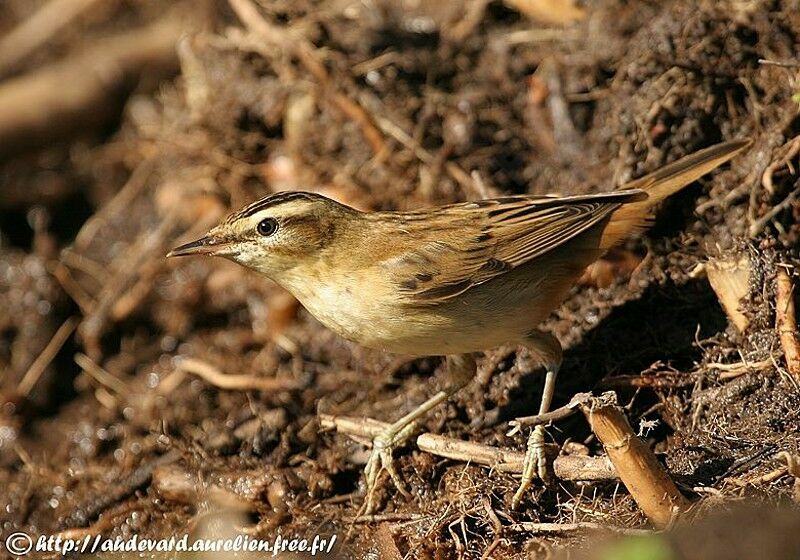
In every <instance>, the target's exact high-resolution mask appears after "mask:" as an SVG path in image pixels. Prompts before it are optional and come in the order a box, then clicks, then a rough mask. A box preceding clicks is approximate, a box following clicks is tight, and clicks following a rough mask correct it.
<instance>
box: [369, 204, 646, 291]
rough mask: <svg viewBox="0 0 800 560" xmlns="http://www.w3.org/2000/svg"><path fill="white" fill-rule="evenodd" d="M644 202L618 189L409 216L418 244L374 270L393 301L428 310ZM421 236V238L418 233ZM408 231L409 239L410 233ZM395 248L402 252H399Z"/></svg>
mask: <svg viewBox="0 0 800 560" xmlns="http://www.w3.org/2000/svg"><path fill="white" fill-rule="evenodd" d="M642 197H646V195H644V194H643V193H642V191H640V190H625V191H616V192H611V193H602V194H595V195H585V196H571V197H548V196H545V197H525V196H520V197H504V198H497V199H488V200H481V201H477V202H468V203H463V204H456V205H452V206H446V207H443V208H441V209H439V210H436V211H433V212H432V213H427V214H426V218H425V219H424V220H423V219H421V216H422V214H421V213H409V214H408V215H407V216H408V218H409V219H408V221H407V222H405V224H404V225H405V226H406V227H408V228H413V229H417V228H419V231H418V232H416V233H417V235H412V236H411V237H413V238H415V239H417V240H418V242H417V243H415V244H414V245H413V246H406V247H405V248H403V249H400V250H399V251H398V252H397V253H396V254H394V255H392V256H391V257H390V258H388V259H386V260H384V261H383V262H382V263H381V266H382V267H383V268H384V270H385V271H386V274H387V275H388V277H389V279H390V281H392V282H393V283H394V284H395V285H396V288H397V293H398V294H399V298H400V300H401V302H403V303H408V304H411V305H434V304H437V303H442V302H445V301H448V300H450V299H452V298H454V297H456V296H458V295H459V294H462V293H464V292H466V291H467V290H469V289H470V288H472V287H474V286H477V285H480V284H482V283H484V282H486V281H488V280H490V279H492V278H495V277H497V276H499V275H502V274H505V273H507V272H508V271H510V270H513V269H514V268H516V267H518V266H520V265H522V264H524V263H527V262H529V261H531V260H533V259H535V258H537V257H540V256H542V255H544V254H546V253H548V252H550V251H552V250H553V249H555V248H556V247H559V246H560V245H562V244H564V243H566V242H567V241H569V240H570V239H573V238H574V237H575V236H577V235H579V234H580V233H582V232H584V231H586V230H587V229H589V228H591V227H592V226H594V225H595V224H597V223H599V222H601V221H602V220H603V219H605V218H606V217H608V216H609V215H610V214H611V213H612V212H613V211H614V210H616V209H617V208H619V207H620V205H621V204H623V203H624V202H629V201H633V200H640V199H641V198H642ZM423 229H424V231H422V230H423ZM413 233H414V232H412V234H413ZM399 246H402V245H399Z"/></svg>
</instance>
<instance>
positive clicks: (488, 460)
mask: <svg viewBox="0 0 800 560" xmlns="http://www.w3.org/2000/svg"><path fill="white" fill-rule="evenodd" d="M319 425H320V428H322V429H326V430H331V429H335V430H337V431H338V432H340V433H343V434H347V435H349V436H351V437H355V438H359V440H362V439H364V440H370V439H371V438H374V437H375V436H377V435H378V434H380V433H381V432H382V431H383V430H385V429H386V428H388V427H389V424H387V423H384V422H380V421H378V420H374V419H372V418H364V417H362V418H357V417H352V416H333V415H330V414H320V415H319ZM417 447H419V449H420V450H421V451H425V452H426V453H430V454H432V455H437V456H439V457H445V458H448V459H454V460H457V461H465V462H471V463H475V464H478V465H484V466H488V467H491V468H494V469H496V470H498V471H501V472H507V473H512V474H522V463H523V461H524V459H525V454H524V453H522V452H519V451H511V450H509V449H501V448H498V447H492V446H491V445H484V444H481V443H472V442H469V441H461V440H458V439H453V438H449V437H445V436H440V435H437V434H431V433H424V434H421V435H420V436H418V437H417ZM553 469H554V470H555V473H556V476H558V477H559V478H561V479H563V480H584V481H586V480H616V479H618V478H619V477H618V476H617V473H616V471H615V470H614V466H613V465H612V464H611V461H609V460H608V458H607V457H586V456H582V455H562V456H559V457H556V458H555V460H554V462H553Z"/></svg>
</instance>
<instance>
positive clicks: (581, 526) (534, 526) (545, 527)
mask: <svg viewBox="0 0 800 560" xmlns="http://www.w3.org/2000/svg"><path fill="white" fill-rule="evenodd" d="M509 529H510V530H511V531H514V532H517V533H533V534H539V535H541V534H560V533H575V532H578V531H605V532H608V533H618V534H623V535H652V534H653V531H651V530H649V529H631V528H628V527H615V526H613V525H602V524H600V523H591V522H589V521H581V522H578V523H534V522H522V523H514V524H513V525H511V526H509Z"/></svg>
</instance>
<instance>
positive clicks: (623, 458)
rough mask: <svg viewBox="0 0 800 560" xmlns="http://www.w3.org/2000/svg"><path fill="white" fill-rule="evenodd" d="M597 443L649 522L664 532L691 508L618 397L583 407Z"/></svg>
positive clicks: (609, 396) (608, 395)
mask: <svg viewBox="0 0 800 560" xmlns="http://www.w3.org/2000/svg"><path fill="white" fill-rule="evenodd" d="M581 410H582V411H583V413H584V415H585V416H586V419H587V420H588V421H589V425H590V426H591V428H592V431H593V432H594V433H595V435H596V436H597V439H599V440H600V442H601V443H602V444H603V447H604V448H605V450H606V453H608V457H609V458H610V459H611V462H612V463H613V464H614V467H615V469H616V471H617V473H618V474H619V477H620V479H621V480H622V483H623V484H625V487H626V488H627V489H628V491H629V492H630V493H631V496H633V499H634V500H635V501H636V503H637V504H638V505H639V507H640V508H641V509H642V511H643V512H644V514H645V515H646V516H647V518H648V519H650V521H651V522H652V523H653V525H655V526H656V528H659V529H662V528H664V527H667V526H668V525H670V524H671V523H672V521H673V520H674V518H675V516H676V515H677V514H680V513H682V512H685V511H687V510H688V509H689V507H690V506H691V503H690V502H689V500H687V499H686V497H685V496H684V495H683V494H681V493H680V491H679V490H678V488H677V486H675V483H674V482H672V479H671V478H670V477H669V475H668V474H667V473H666V471H665V470H664V468H663V467H662V466H661V463H659V462H658V459H656V456H655V455H654V454H653V452H652V451H651V450H650V447H649V446H648V445H647V444H646V443H645V442H644V441H642V440H641V439H639V438H638V437H636V434H635V433H634V431H633V429H632V428H631V425H630V424H629V423H628V419H627V418H626V417H625V415H624V414H623V412H622V410H621V409H620V408H619V406H617V404H616V395H615V394H614V393H605V394H603V395H601V396H600V397H598V398H596V399H593V400H592V401H591V402H590V403H587V404H584V405H582V406H581Z"/></svg>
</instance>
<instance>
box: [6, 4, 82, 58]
mask: <svg viewBox="0 0 800 560" xmlns="http://www.w3.org/2000/svg"><path fill="white" fill-rule="evenodd" d="M96 3H97V0H50V1H49V2H48V3H47V4H45V5H44V6H42V7H41V8H39V10H38V11H36V12H35V13H34V14H33V15H32V16H30V17H29V18H28V19H26V20H25V21H23V22H22V23H20V24H19V25H17V26H16V27H15V28H14V29H12V30H11V31H10V32H9V33H8V34H7V35H6V36H5V37H3V38H2V39H0V74H6V73H8V71H9V70H13V69H14V68H15V67H16V66H17V65H18V64H19V63H20V62H21V61H22V60H23V59H24V58H25V57H27V56H28V55H29V54H31V53H32V52H33V51H34V50H36V49H37V48H39V47H40V46H42V45H43V44H45V43H46V42H47V41H48V40H49V39H50V38H51V37H52V36H53V35H55V34H56V33H58V31H59V30H61V29H62V28H63V27H65V26H67V25H68V24H69V23H70V22H71V21H73V20H74V19H75V18H76V17H78V16H79V15H81V14H82V13H83V12H84V11H86V10H88V9H89V8H91V7H92V5H94V4H96Z"/></svg>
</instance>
